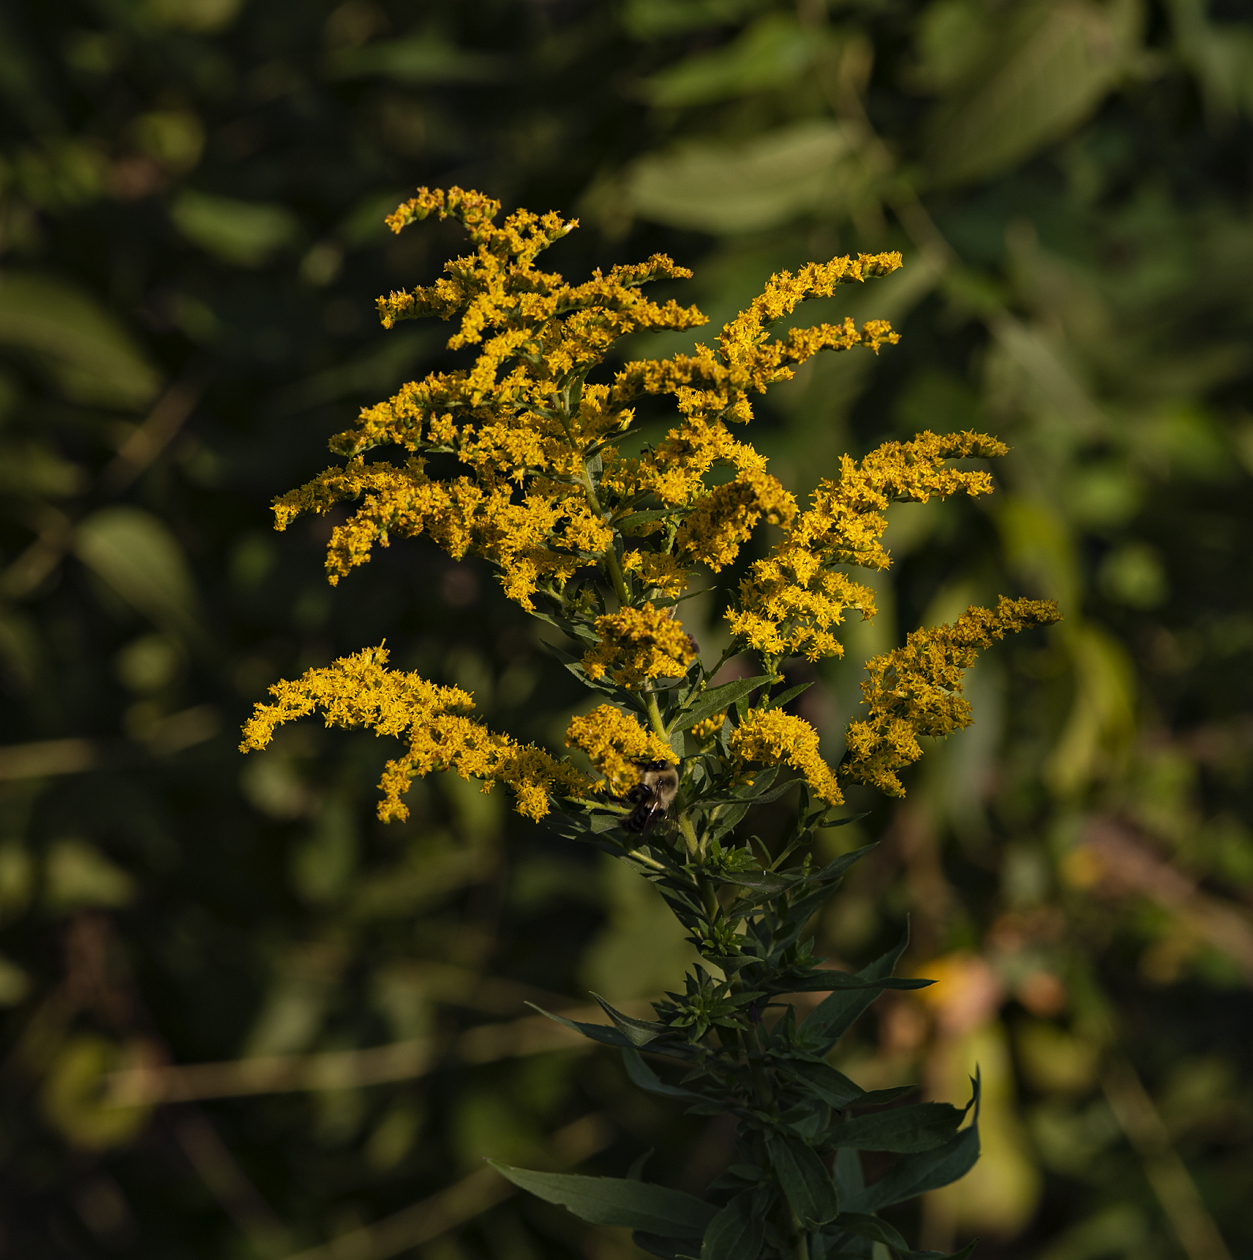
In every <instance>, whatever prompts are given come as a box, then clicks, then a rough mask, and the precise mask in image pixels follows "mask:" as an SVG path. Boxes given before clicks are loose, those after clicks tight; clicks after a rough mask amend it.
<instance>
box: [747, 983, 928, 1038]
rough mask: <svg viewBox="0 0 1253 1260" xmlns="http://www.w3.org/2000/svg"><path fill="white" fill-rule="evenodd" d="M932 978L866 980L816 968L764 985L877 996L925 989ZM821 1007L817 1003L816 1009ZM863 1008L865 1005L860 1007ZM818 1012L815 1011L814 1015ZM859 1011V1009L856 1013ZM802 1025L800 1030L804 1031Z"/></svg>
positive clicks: (771, 988)
mask: <svg viewBox="0 0 1253 1260" xmlns="http://www.w3.org/2000/svg"><path fill="white" fill-rule="evenodd" d="M934 983H935V981H933V980H911V979H907V978H901V979H896V978H895V977H893V978H889V979H886V980H866V979H863V978H862V976H861V973H860V972H859V973H858V974H857V975H855V976H850V975H849V974H848V972H847V971H827V970H818V971H814V972H811V973H810V974H808V975H803V976H796V977H793V978H788V977H785V978H784V979H782V980H780V981H779V982H778V983H777V984H769V983H767V985H766V991H767V992H768V993H821V992H823V991H824V990H828V989H829V990H831V991H832V992H834V991H836V990H840V991H841V992H843V991H847V990H849V989H852V990H854V991H856V992H862V993H864V992H868V991H873V993H874V997H877V996H878V995H879V993H881V992H882V991H883V990H884V989H925V988H926V987H927V986H928V985H929V984H934ZM874 997H871V998H870V999H868V1000H867V1002H866V1006H869V1005H870V1003H871V1002H873V1001H874ZM821 1009H822V1007H821V1005H819V1007H818V1010H821ZM862 1009H863V1010H864V1009H865V1007H863V1008H862ZM817 1013H818V1012H817V1011H815V1012H814V1014H815V1015H816V1014H817ZM860 1013H861V1012H860V1011H859V1012H858V1014H860ZM813 1017H814V1016H813V1015H810V1017H809V1019H807V1020H806V1021H805V1025H804V1026H808V1024H809V1020H810V1019H813ZM804 1026H802V1032H803V1031H804Z"/></svg>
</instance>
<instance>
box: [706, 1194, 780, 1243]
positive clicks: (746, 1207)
mask: <svg viewBox="0 0 1253 1260" xmlns="http://www.w3.org/2000/svg"><path fill="white" fill-rule="evenodd" d="M769 1201H770V1195H769V1192H768V1191H766V1190H749V1191H747V1192H746V1193H744V1194H737V1195H736V1196H735V1198H734V1199H732V1200H731V1202H730V1203H728V1204H727V1205H726V1207H724V1208H723V1209H722V1211H721V1212H719V1213H718V1215H717V1216H715V1217H714V1218H713V1220H712V1221H710V1222H709V1224H708V1226H707V1227H706V1229H705V1237H704V1240H703V1242H702V1243H701V1249H700V1260H757V1256H758V1254H759V1253H760V1251H761V1244H762V1243H763V1242H764V1241H765V1237H766V1219H765V1218H766V1211H767V1209H768V1207H769Z"/></svg>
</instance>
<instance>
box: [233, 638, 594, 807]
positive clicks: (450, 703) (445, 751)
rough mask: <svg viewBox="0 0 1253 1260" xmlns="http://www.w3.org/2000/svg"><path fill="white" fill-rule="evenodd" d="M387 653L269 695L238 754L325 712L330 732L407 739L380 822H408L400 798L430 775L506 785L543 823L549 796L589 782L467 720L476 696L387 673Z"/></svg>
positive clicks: (390, 774) (312, 673)
mask: <svg viewBox="0 0 1253 1260" xmlns="http://www.w3.org/2000/svg"><path fill="white" fill-rule="evenodd" d="M387 657H388V653H387V649H386V648H385V647H382V646H380V647H376V648H366V649H365V650H364V651H362V652H358V653H356V654H355V655H353V656H347V657H343V658H341V659H340V660H337V661H335V662H334V663H333V664H332V665H330V666H328V667H326V668H324V669H311V670H309V671H307V672H306V673H305V674H304V675H303V676H302V677H300V678H298V679H297V680H296V681H294V682H287V681H284V682H279V683H276V684H275V685H274V686H273V687H271V688H270V694H271V695H273V696H274V697H275V703H273V704H259V705H257V706H256V709H255V710H254V712H253V715H252V717H251V718H250V719H249V721H248V723H247V725H246V726H245V727H244V739H243V743H241V744H240V751H241V752H254V751H259V750H261V749H263V748H265V747H266V746H267V745H268V744H269V742H270V740H271V738H272V737H273V735H274V729H275V727H277V726H279V725H281V724H282V723H284V722H290V721H293V720H294V719H296V718H301V717H308V716H309V715H310V714H312V713H315V712H318V711H319V710H320V711H321V713H322V715H323V718H324V719H325V721H326V725H327V726H344V727H355V726H366V727H370V728H372V729H373V730H374V732H375V734H377V735H396V736H399V737H400V738H402V739H406V740H408V743H409V749H408V751H407V752H406V753H405V754H404V756H402V757H399V758H397V759H396V760H393V761H389V762H388V763H387V765H386V767H385V769H384V772H383V778H382V781H381V782H380V783H379V788H380V790H381V791H382V793H383V799H382V800H381V801H380V802H379V809H378V813H379V817H380V818H381V819H382V820H383V821H384V822H390V821H391V820H392V819H394V818H401V819H403V818H407V817H408V816H409V810H408V807H407V806H406V805H405V804H404V802H403V801H402V800H401V799H400V798H401V797H402V796H403V795H404V793H405V792H406V791H408V789H409V784H410V782H411V780H413V779H414V778H416V777H419V776H421V775H425V774H429V773H431V771H432V770H450V769H451V770H456V771H457V773H458V774H460V775H461V777H462V778H463V779H469V778H478V779H483V780H485V782H484V784H483V790H484V791H485V792H487V791H490V790H491V788H492V787H493V786H494V785H495V782H496V781H497V780H499V781H500V782H503V783H507V784H508V785H509V786H510V787H511V788H513V790H514V792H515V793H516V794H517V801H516V803H515V808H516V809H517V811H518V813H520V814H525V815H526V817H528V818H533V819H539V818H542V817H543V816H544V815H545V814H547V813H548V812H549V810H550V805H549V793H550V792H552V791H559V792H561V793H563V794H565V795H571V796H580V795H584V794H586V793H587V792H589V791H590V790H591V788H592V785H591V783H590V782H589V781H588V780H587V779H586V778H585V777H584V776H583V775H581V774H579V772H578V771H577V770H575V769H574V767H573V766H571V765H569V764H568V763H565V762H560V761H557V760H556V759H555V758H554V757H552V756H550V755H549V754H548V753H546V752H544V751H543V749H541V748H536V747H534V746H532V745H529V744H519V743H517V742H516V741H515V740H513V739H511V738H510V737H509V736H508V735H498V734H496V733H495V732H493V731H491V730H489V729H488V728H487V727H486V726H484V725H483V724H482V723H481V722H477V721H475V720H474V719H473V718H471V717H469V716H467V715H468V714H469V712H470V711H471V710H472V709H473V708H474V697H473V696H471V695H470V694H469V693H468V692H465V691H462V690H461V689H460V688H457V687H440V686H437V685H436V684H435V683H431V682H428V681H427V680H426V679H424V678H422V677H420V676H419V675H418V674H413V673H406V672H404V671H401V670H394V669H388V668H387Z"/></svg>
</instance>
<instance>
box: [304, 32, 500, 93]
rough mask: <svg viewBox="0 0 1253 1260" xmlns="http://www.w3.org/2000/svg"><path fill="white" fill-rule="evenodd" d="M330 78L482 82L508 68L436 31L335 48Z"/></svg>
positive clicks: (498, 59)
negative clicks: (461, 46)
mask: <svg viewBox="0 0 1253 1260" xmlns="http://www.w3.org/2000/svg"><path fill="white" fill-rule="evenodd" d="M327 69H328V71H329V73H330V75H331V77H332V78H336V79H357V78H364V77H366V76H370V75H379V76H382V77H384V78H388V79H396V80H398V81H399V82H401V83H484V82H488V81H490V80H492V79H499V78H501V77H502V76H503V75H505V74H506V73H507V71H508V69H509V63H508V62H507V61H506V60H505V59H504V58H501V57H496V56H489V55H487V54H484V53H474V52H469V51H467V50H466V49H463V48H458V47H457V45H456V44H452V43H450V42H449V41H448V40H447V39H446V38H444V36H442V35H440V34H438V33H436V32H428V33H427V34H424V35H408V36H406V37H404V38H403V39H390V40H384V41H381V42H379V43H375V44H366V45H365V46H364V47H362V48H340V49H336V50H335V51H334V52H333V53H331V54H330V56H329V57H328V58H327Z"/></svg>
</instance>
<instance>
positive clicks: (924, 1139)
mask: <svg viewBox="0 0 1253 1260" xmlns="http://www.w3.org/2000/svg"><path fill="white" fill-rule="evenodd" d="M965 1116H966V1113H965V1112H964V1111H961V1110H959V1109H958V1108H956V1107H951V1106H949V1104H948V1103H937V1102H929V1103H915V1104H914V1105H913V1106H912V1107H899V1108H897V1109H895V1110H893V1111H879V1112H876V1113H875V1114H874V1115H869V1116H855V1117H854V1118H853V1119H851V1120H845V1121H844V1123H843V1124H837V1125H835V1126H834V1127H833V1128H831V1129H829V1130H828V1131H827V1134H826V1137H825V1140H826V1141H827V1142H829V1143H831V1145H833V1146H851V1147H854V1148H855V1149H856V1150H859V1151H894V1152H896V1153H897V1154H910V1153H913V1152H916V1151H929V1150H933V1149H934V1148H935V1147H937V1146H940V1145H942V1144H943V1143H944V1142H947V1141H948V1140H949V1139H950V1138H951V1137H952V1136H953V1135H954V1134H955V1133H956V1132H957V1126H958V1125H960V1124H961V1122H962V1120H963V1119H964V1118H965Z"/></svg>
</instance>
